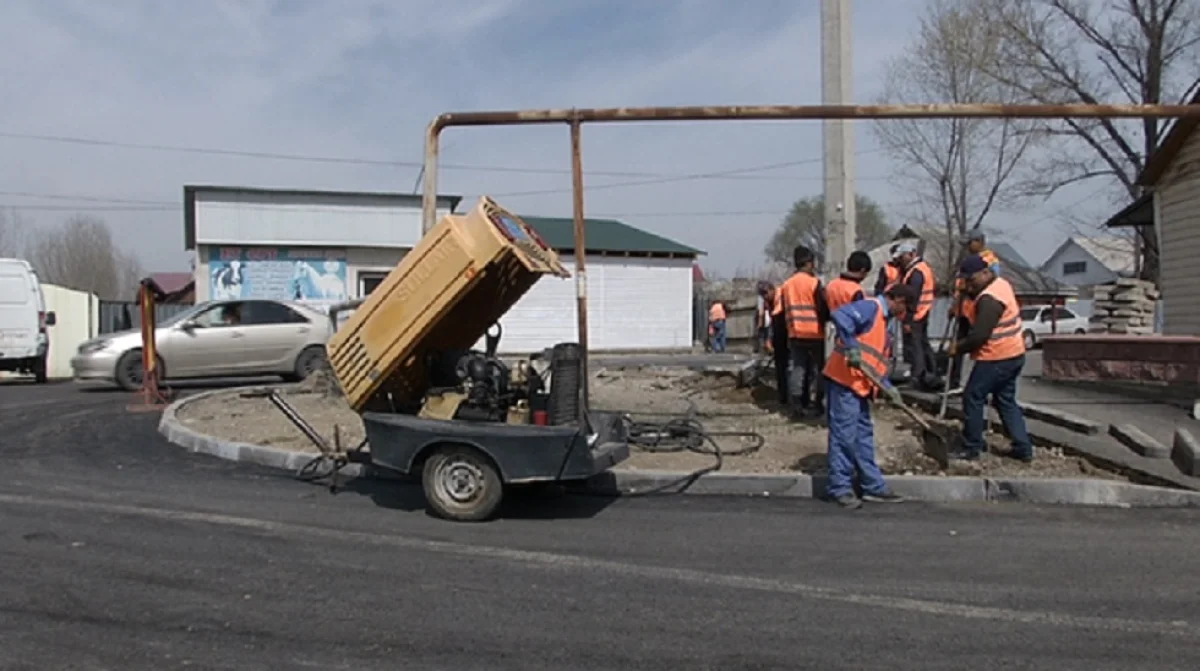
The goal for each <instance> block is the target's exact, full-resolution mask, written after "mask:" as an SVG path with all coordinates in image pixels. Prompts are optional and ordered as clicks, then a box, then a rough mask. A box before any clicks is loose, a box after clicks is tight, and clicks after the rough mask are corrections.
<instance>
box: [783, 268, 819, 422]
mask: <svg viewBox="0 0 1200 671" xmlns="http://www.w3.org/2000/svg"><path fill="white" fill-rule="evenodd" d="M792 261H793V262H794V263H795V264H796V274H794V275H792V276H791V277H789V278H788V279H787V281H786V282H784V283H783V285H782V286H780V287H779V300H777V301H776V304H775V312H776V313H777V314H780V315H781V316H782V317H783V321H784V323H785V324H786V326H787V334H788V351H789V353H790V359H791V362H790V363H791V366H790V370H789V373H788V407H789V410H790V411H791V415H792V418H793V419H807V418H810V417H819V416H821V415H823V414H824V413H825V390H824V385H823V384H821V369H822V368H824V366H825V322H827V321H829V308H828V306H827V305H826V303H825V290H824V288H822V287H821V280H819V279H817V276H816V272H815V265H816V255H815V254H813V251H812V250H811V249H809V248H808V247H805V246H804V245H798V246H797V247H796V249H795V250H793V252H792ZM814 386H815V387H816V390H815V392H816V394H815V399H814V398H811V397H810V392H811V391H813V387H814Z"/></svg>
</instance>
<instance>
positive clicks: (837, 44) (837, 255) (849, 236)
mask: <svg viewBox="0 0 1200 671" xmlns="http://www.w3.org/2000/svg"><path fill="white" fill-rule="evenodd" d="M850 48H851V38H850V0H821V103H822V104H825V105H849V104H852V103H853V101H852V98H853V94H852V92H851V84H852V67H851V58H850ZM822 123H823V124H824V129H823V130H824V143H823V144H824V154H825V264H824V268H823V269H822V270H823V274H824V275H825V277H826V278H827V279H832V278H834V277H837V275H838V274H839V273H840V272H841V270H842V268H843V267H845V263H846V257H847V256H849V255H850V252H851V251H853V250H854V242H855V237H856V231H855V214H856V213H855V210H854V194H855V183H854V182H855V180H854V172H855V170H854V168H855V166H854V126H853V125H851V122H849V121H845V120H841V119H826V120H825V121H823V122H822Z"/></svg>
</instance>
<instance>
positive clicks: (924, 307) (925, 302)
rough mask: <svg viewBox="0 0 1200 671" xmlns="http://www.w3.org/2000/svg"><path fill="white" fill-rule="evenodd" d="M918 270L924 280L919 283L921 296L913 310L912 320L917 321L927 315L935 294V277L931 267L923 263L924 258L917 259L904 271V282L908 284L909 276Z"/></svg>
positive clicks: (931, 307)
mask: <svg viewBox="0 0 1200 671" xmlns="http://www.w3.org/2000/svg"><path fill="white" fill-rule="evenodd" d="M918 270H919V271H921V275H922V276H924V278H925V282H924V283H923V284H922V285H921V296H920V297H919V298H918V299H917V308H916V310H914V311H913V321H917V322H919V321H921V320H922V319H924V318H925V317H927V316H928V315H929V311H930V310H931V309H933V300H934V298H935V296H936V295H937V279H936V278H934V276H933V268H930V267H929V264H928V263H925V259H921V260H920V261H917V262H916V263H914V264H913V265H912V267H911V268H909V269H908V271H907V272H905V273H904V283H905V284H908V280H909V278H911V277H912V274H913V273H914V272H916V271H918Z"/></svg>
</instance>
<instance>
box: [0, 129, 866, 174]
mask: <svg viewBox="0 0 1200 671" xmlns="http://www.w3.org/2000/svg"><path fill="white" fill-rule="evenodd" d="M0 138H8V139H14V140H29V141H36V142H53V143H58V144H73V145H82V146H91V147H113V148H118V149H134V150H142V151H157V152H167V153H178V154H202V155H211V156H232V157H238V158H253V159H261V160H276V161H302V162H308V163H327V164H343V165H364V166H367V165H369V166H378V167H393V168H395V167H399V168H418V169H419V168H422V167H424V163H423V162H419V161H396V160H387V159H376V158H358V157H348V156H320V155H313V154H291V153H282V152H268V151H249V150H241V149H222V148H209V147H192V146H186V145H168V144H154V143H143V142H121V141H117V140H105V139H100V138H87V137H76V136H70V135H43V134H36V133H12V132H0ZM877 151H880V150H878V149H874V150H869V151H866V152H862V153H864V154H867V153H873V152H877ZM820 161H821V159H819V158H818V159H809V160H806V161H800V162H787V163H783V164H768V165H764V166H756V167H750V168H742V169H739V170H737V171H722V173H724V175H723V176H720V177H712V178H713V179H769V180H785V179H790V178H788V177H786V176H782V175H747V174H740V175H738V174H735V173H752V172H765V171H767V170H772V169H777V168H779V167H783V166H789V165H800V164H805V163H816V162H820ZM438 167H439V169H444V170H463V171H475V172H507V173H525V174H541V175H568V174H570V173H571V171H570V170H569V169H566V168H532V167H526V166H500V165H495V166H485V165H466V164H457V163H440V164H439V166H438ZM587 174H590V175H603V176H606V177H652V178H671V177H672V176H671V175H670V174H668V173H653V172H636V171H613V170H588V171H587Z"/></svg>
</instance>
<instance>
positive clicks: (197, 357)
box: [71, 300, 333, 391]
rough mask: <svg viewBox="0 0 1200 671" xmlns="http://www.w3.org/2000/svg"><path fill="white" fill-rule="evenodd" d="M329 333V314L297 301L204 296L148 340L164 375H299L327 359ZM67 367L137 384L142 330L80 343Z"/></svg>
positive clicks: (80, 374) (130, 386) (82, 376)
mask: <svg viewBox="0 0 1200 671" xmlns="http://www.w3.org/2000/svg"><path fill="white" fill-rule="evenodd" d="M332 334H333V326H332V325H331V324H330V322H329V317H328V315H326V314H325V313H324V312H321V311H320V310H316V309H313V308H311V307H308V306H305V305H302V304H299V303H291V302H286V301H271V300H239V301H210V302H206V303H200V304H199V305H197V306H195V307H194V308H192V309H190V310H186V311H184V312H182V313H180V314H177V315H175V316H173V317H171V318H169V319H167V320H164V321H163V322H161V323H159V325H158V327H157V329H156V331H155V344H156V345H157V348H158V359H159V370H160V371H162V377H163V379H174V380H177V379H184V378H204V377H241V376H258V375H280V376H282V377H284V378H285V379H289V380H300V379H303V378H305V377H308V376H309V375H310V374H311V373H312V372H313V371H315V370H318V369H320V368H323V367H325V366H326V365H327V363H328V362H327V360H326V354H325V343H326V342H327V341H328V340H329V337H330V336H331V335H332ZM71 369H72V371H73V372H74V375H75V379H76V380H80V381H83V380H97V381H99V380H103V381H107V382H115V383H116V384H117V385H119V386H120V387H122V388H124V389H127V390H130V391H133V390H136V389H140V388H141V386H142V332H141V330H133V331H121V332H119V333H109V334H107V335H104V336H101V337H99V338H95V339H92V340H89V341H87V342H85V343H83V344H82V345H80V346H79V351H78V352H77V353H76V355H75V356H74V357H73V358H72V359H71Z"/></svg>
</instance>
